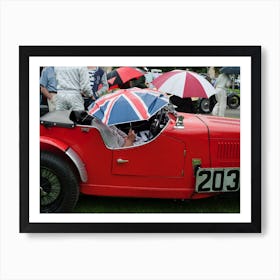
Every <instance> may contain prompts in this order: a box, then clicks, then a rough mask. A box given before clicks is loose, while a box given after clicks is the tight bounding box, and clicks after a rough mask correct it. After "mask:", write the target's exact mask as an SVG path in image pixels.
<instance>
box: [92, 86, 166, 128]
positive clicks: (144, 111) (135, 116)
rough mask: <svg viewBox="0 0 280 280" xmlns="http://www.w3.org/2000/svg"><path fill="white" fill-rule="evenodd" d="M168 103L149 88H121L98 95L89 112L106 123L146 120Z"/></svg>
mask: <svg viewBox="0 0 280 280" xmlns="http://www.w3.org/2000/svg"><path fill="white" fill-rule="evenodd" d="M167 104H168V99H167V98H165V97H163V96H162V95H160V94H159V92H157V91H154V90H150V89H140V88H130V89H121V90H118V91H116V92H114V93H109V94H106V95H104V96H102V97H100V98H99V99H98V100H97V101H96V102H95V103H94V104H93V105H92V107H91V108H90V109H89V114H90V115H92V116H94V117H96V118H97V119H99V120H101V121H102V122H103V123H105V124H107V125H116V124H122V123H128V122H136V121H141V120H148V119H149V118H151V117H152V116H153V115H154V114H156V113H157V112H158V111H159V110H160V109H162V108H163V107H164V106H166V105H167Z"/></svg>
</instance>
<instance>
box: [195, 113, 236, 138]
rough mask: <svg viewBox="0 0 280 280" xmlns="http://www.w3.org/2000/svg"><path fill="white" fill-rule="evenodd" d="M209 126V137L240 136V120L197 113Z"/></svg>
mask: <svg viewBox="0 0 280 280" xmlns="http://www.w3.org/2000/svg"><path fill="white" fill-rule="evenodd" d="M197 118H199V119H200V120H201V121H202V122H203V123H204V124H205V125H206V127H207V128H208V131H209V138H210V139H215V138H220V139H223V138H225V137H226V138H228V137H230V138H238V139H239V138H240V120H239V119H233V118H223V117H215V116H204V115H197Z"/></svg>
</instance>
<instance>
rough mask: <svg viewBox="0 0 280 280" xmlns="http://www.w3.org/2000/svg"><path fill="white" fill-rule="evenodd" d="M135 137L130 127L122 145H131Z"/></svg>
mask: <svg viewBox="0 0 280 280" xmlns="http://www.w3.org/2000/svg"><path fill="white" fill-rule="evenodd" d="M135 139H136V134H135V132H134V130H132V129H130V130H129V132H128V134H127V137H126V138H125V143H124V147H128V146H132V145H133V143H134V141H135Z"/></svg>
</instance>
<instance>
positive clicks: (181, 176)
mask: <svg viewBox="0 0 280 280" xmlns="http://www.w3.org/2000/svg"><path fill="white" fill-rule="evenodd" d="M180 115H183V116H184V129H177V128H175V127H174V126H175V121H176V120H175V117H174V116H173V115H172V114H169V118H170V120H169V123H168V124H167V126H166V127H165V128H164V129H163V131H162V132H161V134H160V135H158V136H157V137H156V138H155V139H153V140H152V141H151V142H150V143H147V144H145V145H141V146H134V147H128V148H125V149H124V148H121V149H116V150H111V149H108V148H107V147H106V146H105V144H104V142H103V139H102V138H101V135H100V133H99V131H98V130H97V129H95V128H93V127H90V126H87V127H86V128H87V129H86V131H85V126H79V125H77V126H75V127H74V128H63V127H51V128H46V127H44V126H43V125H42V124H41V126H40V128H41V130H40V135H41V149H42V150H52V151H55V149H59V150H62V151H65V150H66V149H67V148H68V147H71V148H72V149H73V150H74V151H75V152H76V153H77V154H78V155H79V157H80V158H81V160H82V161H83V162H84V163H85V167H86V170H87V173H88V181H87V182H86V183H81V184H80V191H81V193H85V194H92V195H100V196H128V197H153V198H182V199H183V198H200V197H205V196H208V195H209V194H196V193H194V184H195V177H194V171H193V169H194V168H193V163H192V160H193V159H200V160H201V167H205V168H206V167H239V166H240V155H239V142H240V126H239V120H236V119H229V118H220V117H219V118H218V117H210V116H202V115H194V114H183V113H180ZM119 158H121V159H125V160H129V162H128V163H124V164H118V163H117V162H116V160H117V159H119Z"/></svg>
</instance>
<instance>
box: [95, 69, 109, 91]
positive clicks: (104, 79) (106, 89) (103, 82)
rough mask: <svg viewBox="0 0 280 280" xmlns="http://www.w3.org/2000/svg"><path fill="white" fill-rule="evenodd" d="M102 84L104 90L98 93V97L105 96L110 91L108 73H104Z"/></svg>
mask: <svg viewBox="0 0 280 280" xmlns="http://www.w3.org/2000/svg"><path fill="white" fill-rule="evenodd" d="M101 84H102V88H101V89H100V90H98V91H97V95H98V96H101V95H102V94H105V93H106V92H107V91H108V89H109V85H108V81H107V76H106V73H104V74H103V75H102V77H101Z"/></svg>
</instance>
